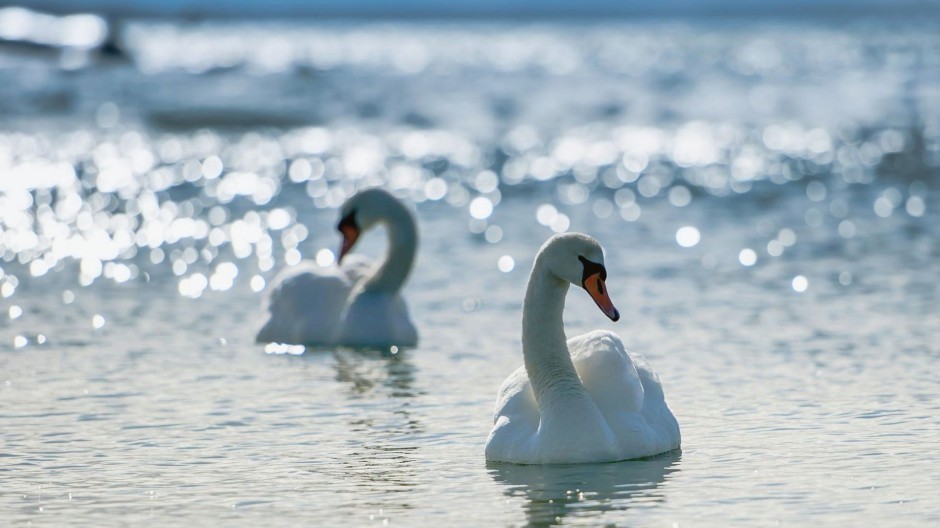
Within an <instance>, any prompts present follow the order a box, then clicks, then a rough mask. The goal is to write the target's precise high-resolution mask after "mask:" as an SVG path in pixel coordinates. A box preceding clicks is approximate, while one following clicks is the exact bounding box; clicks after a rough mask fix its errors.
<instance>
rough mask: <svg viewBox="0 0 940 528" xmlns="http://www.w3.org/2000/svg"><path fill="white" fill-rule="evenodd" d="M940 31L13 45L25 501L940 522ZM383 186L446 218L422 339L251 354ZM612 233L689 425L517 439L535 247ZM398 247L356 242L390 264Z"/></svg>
mask: <svg viewBox="0 0 940 528" xmlns="http://www.w3.org/2000/svg"><path fill="white" fill-rule="evenodd" d="M936 29H937V27H936V24H935V23H934V22H933V21H931V20H923V21H910V20H908V21H899V20H888V21H865V20H856V21H853V22H850V23H823V22H792V21H791V22H787V23H776V22H773V21H761V22H756V21H742V20H739V21H717V20H712V21H707V22H682V21H665V22H642V23H641V22H616V23H615V22H609V23H607V22H605V23H600V22H597V23H587V22H579V23H561V22H556V23H549V22H540V23H531V24H530V23H518V22H499V23H484V22H474V23H458V22H455V21H451V22H374V23H351V22H346V23H339V22H323V23H311V22H304V23H299V22H298V23H285V22H256V23H249V22H231V23H222V22H215V23H173V22H137V23H132V24H129V25H128V26H127V27H126V28H124V38H123V43H122V44H123V46H124V47H125V49H126V53H127V57H125V58H115V57H107V56H101V55H99V54H97V53H95V52H94V51H92V50H88V49H84V48H82V49H73V48H69V49H64V50H61V51H60V50H57V49H44V48H28V49H22V48H0V116H2V119H0V251H2V253H0V258H2V262H0V270H2V271H0V314H5V316H4V317H0V401H2V409H0V515H2V518H3V519H4V520H5V521H6V522H9V523H11V524H14V525H22V524H27V523H34V524H61V523H78V524H93V525H102V526H108V525H126V524H131V523H147V524H167V523H182V522H186V523H187V524H204V525H209V524H211V525H217V524H219V523H222V524H226V525H244V524H248V523H272V522H277V523H279V524H288V523H291V524H301V523H303V524H313V525H329V526H333V525H401V526H550V525H565V524H567V525H637V526H676V525H678V526H683V525H696V526H702V525H705V526H727V525H734V526H758V525H760V526H763V525H767V524H773V523H780V524H790V525H813V526H845V525H858V524H866V525H868V524H871V525H881V526H912V525H932V524H937V523H938V522H940V503H938V501H937V500H936V498H935V497H936V490H937V484H938V482H940V471H938V470H937V469H935V468H936V466H937V464H936V453H937V452H938V451H940V422H938V420H937V416H938V411H940V404H938V399H937V397H936V395H937V391H938V382H937V375H936V373H937V371H938V366H940V361H938V360H940V347H938V343H940V336H938V332H940V308H938V306H940V302H938V301H940V295H938V277H940V258H938V257H940V242H938V240H940V237H938V236H940V207H938V196H940V194H938V182H940V53H938V52H940V36H938V35H940V32H938V31H936ZM375 185H379V186H383V187H385V188H387V189H389V190H391V191H392V192H394V193H395V194H396V195H397V196H399V197H401V198H403V199H405V200H406V201H408V202H409V203H413V204H414V207H415V210H416V215H417V218H418V221H419V225H420V230H421V244H420V248H419V254H418V260H417V264H416V268H415V270H414V273H413V275H412V277H411V279H410V282H409V283H408V285H407V286H406V288H405V297H406V298H407V299H408V303H409V307H410V309H411V315H412V318H413V320H414V321H415V323H416V325H417V326H418V328H419V332H420V336H421V341H420V344H419V346H418V347H417V348H416V349H412V350H400V351H396V352H395V353H391V352H385V353H380V352H375V353H364V352H356V351H351V350H343V349H337V350H326V351H306V350H303V349H302V348H297V347H283V346H265V345H263V344H261V345H259V344H255V343H254V342H253V341H254V335H255V333H256V332H257V330H258V329H259V328H260V326H261V325H262V323H263V322H264V312H263V308H262V296H263V292H264V291H265V289H266V288H267V287H269V286H270V283H271V281H272V279H273V278H274V276H275V275H276V274H277V273H278V272H279V271H281V270H282V269H284V268H285V267H287V266H290V265H293V264H296V263H298V262H300V261H301V260H302V259H310V260H314V261H316V262H318V263H320V264H321V265H330V264H332V263H333V262H334V260H335V256H336V251H337V250H338V248H339V240H340V239H339V236H338V234H337V233H336V231H335V227H334V226H335V223H336V221H337V218H336V214H337V213H336V209H337V208H338V207H339V205H340V204H341V203H342V202H343V201H344V200H345V199H346V198H347V197H349V196H350V195H352V194H353V193H355V192H356V191H357V190H358V189H361V188H364V187H368V186H375ZM566 231H580V232H585V233H589V234H591V235H592V236H594V237H596V238H597V239H598V240H600V241H601V243H602V244H603V245H604V247H605V248H606V251H607V255H606V263H607V268H608V280H607V286H608V288H609V291H610V295H611V298H612V299H613V301H614V303H615V304H616V305H617V308H618V309H619V310H620V313H621V315H622V317H621V319H620V321H619V322H617V323H613V322H610V321H609V320H607V318H606V317H604V315H603V314H602V313H600V311H598V310H597V307H596V306H594V304H593V302H592V301H591V300H590V298H588V296H587V295H586V294H585V293H584V292H583V291H580V290H576V289H572V290H571V292H570V293H569V296H568V305H567V311H566V324H567V332H568V335H576V334H579V333H583V332H585V331H588V330H591V329H594V328H604V329H608V330H612V331H615V332H617V333H619V334H620V336H621V337H622V338H623V339H624V342H625V343H626V344H627V346H628V347H630V348H632V349H634V350H636V351H639V352H642V353H643V354H645V356H646V358H647V359H648V360H649V362H650V364H651V365H652V366H653V368H654V369H655V370H656V371H657V372H658V373H659V375H660V377H661V379H662V382H663V387H664V390H665V394H666V399H667V401H668V403H669V406H670V408H671V409H672V410H673V412H674V413H675V415H676V417H677V418H678V420H679V423H680V425H681V428H682V439H683V445H682V451H681V452H676V453H670V454H667V455H664V456H659V457H655V458H652V459H648V460H642V461H627V462H618V463H614V464H604V465H584V466H512V465H500V464H489V465H487V464H486V463H485V461H484V459H483V443H484V441H485V439H486V435H487V433H488V431H489V429H490V427H491V426H492V410H493V404H494V402H495V397H496V390H497V388H498V387H499V385H500V383H501V382H502V381H503V380H504V379H505V378H506V376H508V375H509V374H510V373H511V372H512V371H513V370H515V369H516V368H517V367H518V366H519V365H520V364H521V362H522V355H521V350H520V324H521V312H520V310H521V305H522V296H523V292H524V287H525V282H526V278H527V276H528V270H529V267H530V266H531V263H532V258H533V256H534V255H535V252H536V251H537V249H538V247H539V246H540V245H541V244H542V243H543V242H544V240H545V239H546V238H548V237H549V236H551V235H552V234H554V233H559V232H566ZM384 244H385V238H384V236H383V233H381V232H379V233H372V234H369V235H367V236H365V237H364V238H363V240H362V241H361V243H360V247H359V248H358V249H359V250H360V251H362V252H364V253H367V254H369V255H372V256H376V257H378V256H380V255H381V254H382V252H383V251H384Z"/></svg>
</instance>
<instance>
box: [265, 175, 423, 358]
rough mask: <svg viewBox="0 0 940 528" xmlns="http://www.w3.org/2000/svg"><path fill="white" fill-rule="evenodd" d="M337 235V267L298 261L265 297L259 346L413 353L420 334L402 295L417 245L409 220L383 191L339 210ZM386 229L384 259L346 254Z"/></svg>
mask: <svg viewBox="0 0 940 528" xmlns="http://www.w3.org/2000/svg"><path fill="white" fill-rule="evenodd" d="M340 218H341V219H340V221H339V225H337V229H338V230H339V232H340V233H342V235H343V243H342V247H341V248H340V251H339V258H338V265H337V266H330V267H320V266H318V265H316V264H315V263H311V262H306V263H302V264H300V265H298V266H296V267H294V268H292V269H289V270H287V271H286V272H285V273H284V274H283V275H282V276H281V277H279V278H278V279H276V280H275V284H274V286H273V288H272V289H271V292H270V294H269V298H268V309H269V311H270V313H271V316H270V319H269V320H268V322H267V323H266V324H265V325H264V327H263V328H262V329H261V331H259V332H258V336H257V338H256V339H257V341H258V342H262V343H271V342H278V343H290V344H299V345H307V346H334V345H338V346H350V347H367V348H386V347H391V346H399V347H413V346H415V345H416V344H417V342H418V332H417V330H416V329H415V326H414V324H413V323H412V322H411V317H410V316H409V315H408V307H407V306H406V304H405V301H404V299H402V297H401V294H400V290H401V288H402V286H403V285H404V284H405V281H406V280H407V279H408V274H409V273H410V272H411V267H412V264H413V263H414V259H415V252H416V250H417V246H418V232H417V225H416V223H415V218H414V215H413V214H412V213H411V211H409V210H408V208H407V207H405V205H404V204H402V203H401V202H400V201H398V199H396V198H395V197H393V196H392V195H391V194H389V193H388V192H386V191H384V190H381V189H367V190H364V191H361V192H359V193H358V194H356V195H354V196H353V197H352V198H350V199H349V200H347V201H346V203H344V204H343V207H342V209H341V212H340ZM379 224H383V225H385V227H386V230H387V232H388V237H389V250H388V255H387V256H386V258H385V261H384V262H382V263H381V264H379V265H373V264H372V263H371V262H370V261H369V259H367V258H365V257H361V256H358V255H349V256H347V254H348V253H349V251H350V250H351V249H352V248H353V246H354V245H355V244H356V241H357V240H358V239H359V236H360V234H362V232H364V231H367V230H369V229H370V228H372V227H374V226H376V225H379Z"/></svg>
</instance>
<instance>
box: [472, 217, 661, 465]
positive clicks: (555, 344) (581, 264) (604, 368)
mask: <svg viewBox="0 0 940 528" xmlns="http://www.w3.org/2000/svg"><path fill="white" fill-rule="evenodd" d="M603 258H604V257H603V250H602V249H601V247H600V245H599V244H598V243H597V241H595V240H594V239H593V238H590V237H588V236H585V235H580V234H565V235H557V236H555V237H552V238H551V239H549V241H548V242H546V244H545V245H544V246H543V247H542V249H541V250H540V251H539V254H538V256H537V257H536V259H535V264H534V265H533V269H532V273H531V275H530V278H529V285H528V288H527V291H526V297H525V302H524V305H523V333H522V342H523V344H522V352H523V358H524V360H525V364H524V365H523V366H522V367H520V368H519V369H518V370H516V371H515V372H514V373H513V374H512V375H510V376H509V378H507V379H506V381H505V382H504V383H503V385H502V387H501V388H500V389H499V393H498V396H497V401H496V412H495V416H494V426H493V430H492V431H491V432H490V436H489V438H488V439H487V442H486V449H485V452H486V459H487V460H490V461H498V462H513V463H518V464H566V463H587V462H612V461H616V460H627V459H631V458H642V457H647V456H652V455H656V454H659V453H664V452H667V451H671V450H674V449H677V448H678V447H679V444H680V433H679V424H678V422H677V421H676V419H675V417H674V416H673V414H672V412H671V411H670V410H669V407H668V406H667V405H666V402H665V399H664V397H663V390H662V385H661V384H660V382H659V378H658V377H657V376H656V374H655V373H654V372H653V370H652V369H651V368H650V367H649V365H648V364H647V363H646V361H645V360H644V359H643V357H642V356H640V355H636V354H630V353H628V352H627V351H626V349H625V348H624V346H623V342H622V341H621V340H620V338H619V337H618V336H617V335H616V334H614V333H613V332H609V331H604V330H595V331H592V332H589V333H587V334H584V335H581V336H577V337H574V338H571V339H566V338H565V334H564V328H563V322H562V313H563V311H564V300H565V295H566V294H567V290H568V285H569V284H571V283H574V284H578V283H580V284H581V285H582V286H584V287H585V289H586V290H588V292H589V293H590V294H591V296H592V297H593V298H594V300H595V302H597V304H598V307H600V308H601V310H602V311H604V313H605V314H607V315H608V317H610V318H611V319H613V320H615V321H616V320H617V319H619V313H618V312H617V310H616V309H615V308H614V307H613V304H612V303H611V301H610V298H609V296H608V295H607V292H606V285H605V283H604V280H605V279H606V269H605V268H604V266H603V262H604V261H603Z"/></svg>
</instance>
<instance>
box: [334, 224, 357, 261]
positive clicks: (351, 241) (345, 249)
mask: <svg viewBox="0 0 940 528" xmlns="http://www.w3.org/2000/svg"><path fill="white" fill-rule="evenodd" d="M339 232H340V233H342V234H343V245H342V246H341V247H340V248H339V258H338V259H337V262H342V261H343V257H345V256H346V253H349V251H350V250H351V249H352V248H353V246H355V245H356V240H359V228H357V227H356V226H354V225H352V224H342V225H340V226H339Z"/></svg>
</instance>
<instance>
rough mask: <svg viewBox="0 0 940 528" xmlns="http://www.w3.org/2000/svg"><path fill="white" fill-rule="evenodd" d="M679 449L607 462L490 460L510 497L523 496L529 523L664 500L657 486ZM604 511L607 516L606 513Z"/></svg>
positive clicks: (552, 521)
mask: <svg viewBox="0 0 940 528" xmlns="http://www.w3.org/2000/svg"><path fill="white" fill-rule="evenodd" d="M680 457H681V453H680V452H679V451H672V452H669V453H665V454H663V455H659V456H656V457H652V458H648V459H643V460H626V461H622V462H611V463H608V464H570V465H527V466H522V465H516V464H504V463H493V462H491V463H488V464H487V469H488V471H489V473H490V475H491V476H492V477H493V479H494V480H496V482H498V483H500V484H503V485H504V486H505V489H504V493H505V494H506V496H508V497H513V498H516V497H521V498H524V499H525V501H524V503H523V510H524V512H525V515H526V520H527V525H528V526H554V525H558V524H562V522H563V521H564V518H565V517H566V516H567V515H575V516H578V517H591V516H595V515H599V514H602V513H605V512H611V511H626V510H628V509H630V508H631V507H633V506H635V505H636V504H638V503H640V502H642V503H647V504H648V503H651V502H653V503H656V502H661V501H663V500H665V495H664V493H663V492H662V490H661V489H660V485H661V484H663V483H664V482H665V481H666V479H667V478H668V477H669V475H670V474H671V473H674V472H677V471H679V468H678V467H677V463H678V461H679V459H680ZM607 518H608V517H605V519H607Z"/></svg>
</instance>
